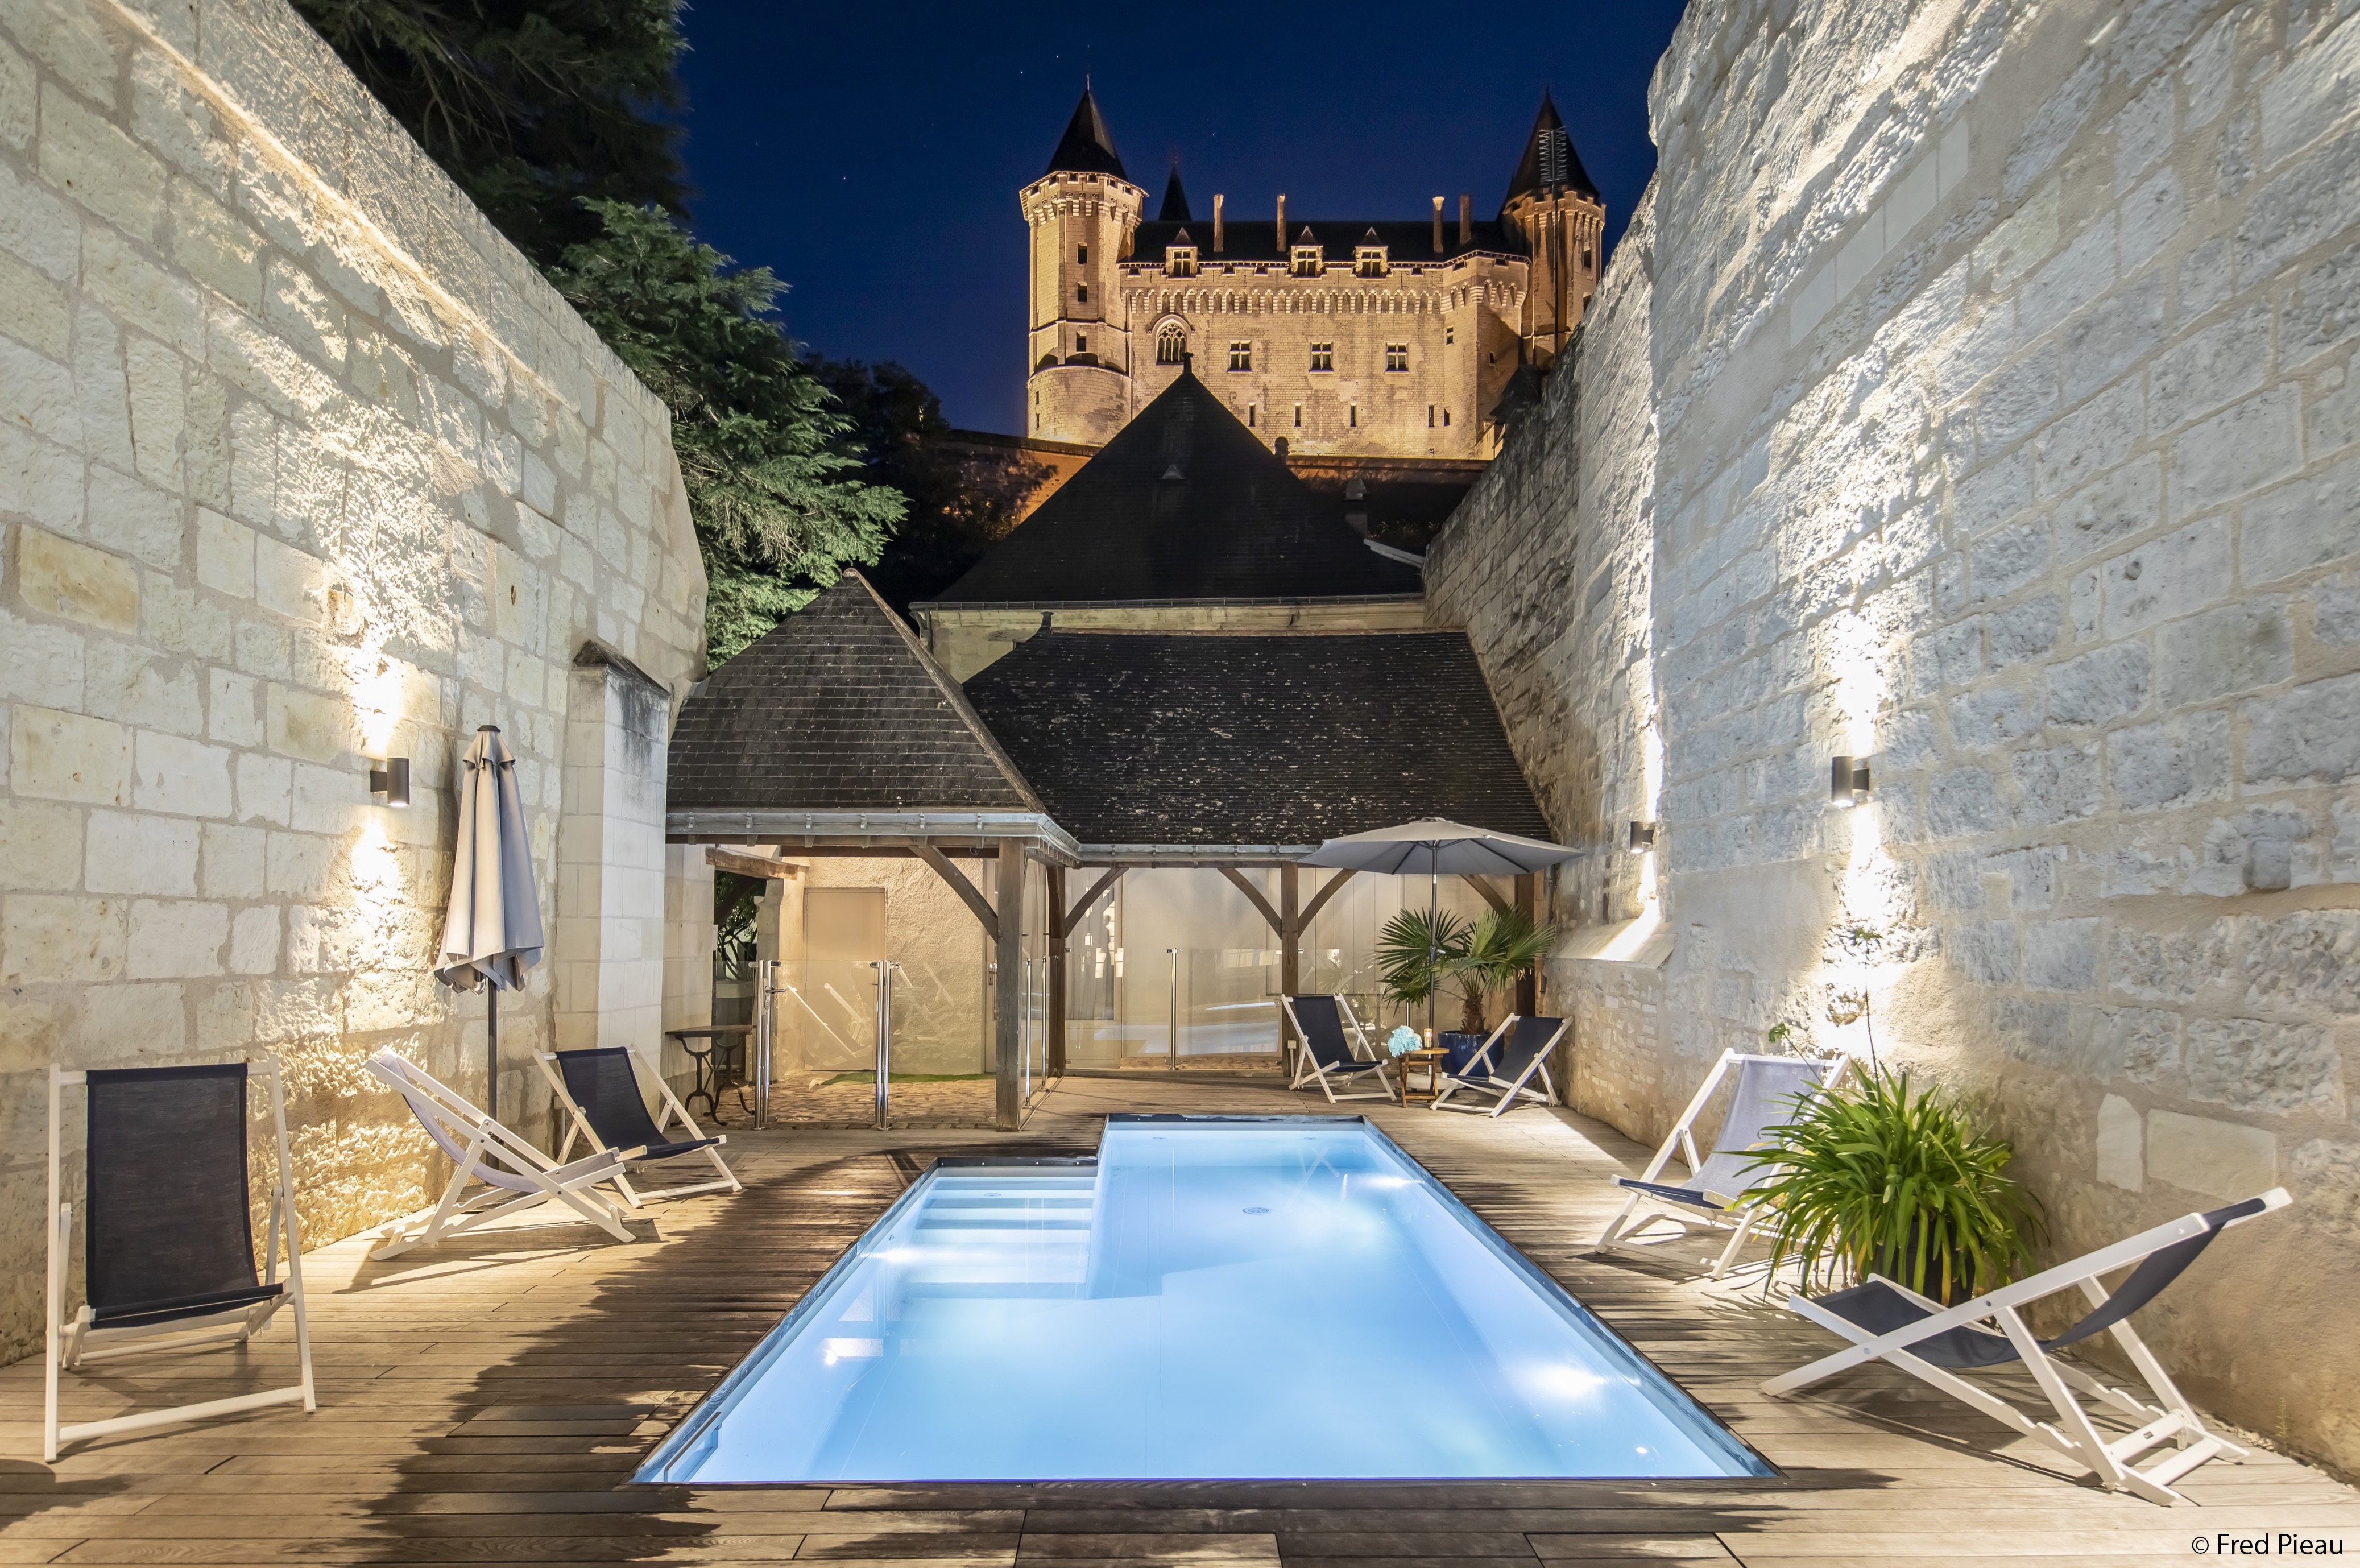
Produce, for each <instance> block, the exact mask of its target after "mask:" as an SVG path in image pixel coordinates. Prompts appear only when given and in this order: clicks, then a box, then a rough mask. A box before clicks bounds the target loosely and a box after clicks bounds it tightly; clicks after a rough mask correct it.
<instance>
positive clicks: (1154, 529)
mask: <svg viewBox="0 0 2360 1568" xmlns="http://www.w3.org/2000/svg"><path fill="white" fill-rule="evenodd" d="M1423 591H1424V580H1423V579H1422V577H1421V576H1419V573H1418V570H1417V568H1416V567H1415V566H1410V565H1404V564H1402V563H1400V562H1397V561H1388V560H1386V559H1384V558H1383V557H1382V556H1381V555H1379V554H1376V553H1375V552H1374V551H1372V550H1371V549H1369V547H1368V545H1367V543H1365V542H1364V541H1363V540H1361V539H1360V536H1359V535H1358V534H1356V533H1354V532H1352V531H1351V529H1350V528H1349V527H1348V526H1346V524H1345V522H1344V521H1343V518H1342V517H1341V515H1340V514H1339V512H1338V507H1337V505H1336V502H1335V501H1334V499H1332V498H1327V497H1322V496H1320V495H1318V494H1317V493H1316V492H1314V491H1313V490H1312V489H1311V488H1309V487H1307V486H1306V485H1305V484H1304V483H1303V481H1302V480H1300V479H1298V478H1296V477H1295V476H1294V475H1293V474H1291V473H1289V472H1287V468H1286V465H1285V463H1284V462H1283V461H1282V460H1281V459H1280V458H1279V457H1278V456H1277V455H1275V454H1274V453H1273V452H1272V451H1271V450H1270V449H1269V448H1268V447H1265V446H1264V445H1262V442H1261V440H1260V439H1259V438H1257V437H1256V436H1255V434H1254V433H1253V432H1251V431H1250V430H1248V429H1247V428H1246V427H1245V426H1244V425H1243V424H1241V423H1240V422H1239V421H1238V418H1237V416H1236V415H1235V414H1233V413H1231V412H1229V410H1228V409H1227V408H1225V407H1223V406H1222V404H1221V400H1219V399H1218V398H1217V397H1216V396H1214V395H1213V393H1212V391H1211V390H1210V389H1208V388H1207V387H1206V385H1205V384H1204V383H1203V382H1202V381H1200V380H1198V379H1197V378H1196V376H1195V375H1194V374H1193V373H1191V372H1190V371H1188V370H1187V369H1185V367H1184V368H1183V369H1182V371H1181V373H1180V376H1179V378H1178V379H1176V380H1175V381H1174V382H1173V383H1172V385H1171V386H1170V387H1168V388H1166V389H1164V392H1163V394H1162V395H1161V396H1159V397H1158V398H1157V399H1156V400H1154V401H1153V402H1152V403H1150V404H1148V405H1147V407H1145V408H1144V409H1142V410H1141V411H1139V412H1138V414H1137V415H1135V416H1134V417H1133V418H1132V419H1131V422H1130V423H1129V424H1127V425H1125V426H1123V427H1122V429H1121V430H1120V431H1119V432H1117V433H1116V434H1115V437H1114V439H1113V440H1111V441H1109V442H1108V443H1107V444H1106V445H1105V446H1103V447H1101V448H1099V450H1098V455H1096V456H1094V457H1092V458H1091V459H1090V460H1089V461H1088V462H1087V463H1086V464H1084V465H1083V466H1082V467H1081V468H1080V470H1079V471H1078V472H1076V474H1075V475H1074V477H1072V478H1070V479H1068V480H1066V481H1065V484H1064V485H1063V486H1061V487H1059V488H1058V490H1057V493H1056V494H1054V495H1053V496H1051V497H1050V498H1049V499H1047V500H1045V501H1043V502H1042V503H1041V506H1040V509H1039V510H1036V511H1035V512H1033V513H1032V516H1031V517H1028V518H1026V519H1025V520H1024V521H1022V523H1020V524H1018V525H1017V527H1016V529H1015V530H1014V531H1013V532H1011V533H1010V534H1009V535H1008V537H1007V538H1006V539H1004V540H1002V541H1000V543H999V544H998V545H997V546H996V547H994V548H993V550H992V551H991V553H990V554H988V555H986V556H985V557H984V558H983V559H982V560H981V561H979V562H978V563H977V564H976V565H975V566H974V568H973V569H972V570H970V571H969V572H968V573H967V576H964V577H961V578H960V579H959V580H958V581H957V582H956V583H954V584H952V585H951V586H950V587H949V588H948V589H946V590H945V592H944V593H943V594H942V595H941V596H940V597H939V598H936V599H935V600H934V603H936V604H941V605H957V604H1004V603H1011V602H1012V603H1050V604H1093V603H1106V602H1108V601H1109V600H1131V601H1136V600H1142V599H1156V600H1172V599H1212V598H1229V599H1235V598H1263V599H1269V598H1276V599H1296V598H1376V597H1382V596H1386V595H1394V594H1416V593H1421V592H1423Z"/></svg>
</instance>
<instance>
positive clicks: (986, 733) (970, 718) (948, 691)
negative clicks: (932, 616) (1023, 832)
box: [844, 566, 1048, 816]
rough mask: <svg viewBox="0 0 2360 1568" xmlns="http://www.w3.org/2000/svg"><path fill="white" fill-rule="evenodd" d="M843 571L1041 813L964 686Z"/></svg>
mask: <svg viewBox="0 0 2360 1568" xmlns="http://www.w3.org/2000/svg"><path fill="white" fill-rule="evenodd" d="M844 575H845V576H847V577H850V578H851V579H852V580H853V581H855V582H857V583H858V584H859V585H860V586H861V587H863V588H865V589H867V590H868V593H869V599H870V601H871V602H872V603H874V604H875V605H876V606H877V608H878V609H879V610H880V611H882V612H883V614H884V616H885V620H886V623H887V624H888V625H890V626H891V627H892V628H893V630H895V631H896V632H897V633H899V634H900V636H901V645H902V646H903V647H905V648H907V649H908V650H909V651H910V652H912V653H914V654H915V655H917V659H918V667H919V668H921V669H923V670H924V671H925V672H926V676H927V678H928V679H929V680H931V681H933V682H934V686H935V688H936V689H937V690H939V691H940V692H941V693H942V694H943V696H944V698H945V700H947V701H948V702H949V703H950V705H951V711H952V712H953V713H955V714H956V715H958V718H959V722H960V723H962V724H964V725H966V726H967V733H969V734H970V735H973V736H974V737H975V739H976V740H977V741H978V743H979V744H980V745H981V746H982V747H983V750H984V752H985V754H986V755H987V756H989V758H990V759H991V762H992V765H993V766H994V767H997V768H998V769H999V770H1000V776H1001V777H1003V778H1005V779H1006V780H1007V781H1008V783H1009V784H1010V785H1011V787H1013V788H1014V789H1015V791H1016V793H1017V794H1018V795H1022V797H1023V798H1024V800H1025V803H1026V804H1027V805H1029V806H1032V809H1033V810H1035V811H1038V812H1041V813H1042V814H1043V815H1044V816H1045V815H1046V814H1047V812H1048V807H1047V806H1043V805H1042V804H1041V792H1040V791H1038V790H1036V789H1034V788H1033V787H1032V781H1031V780H1029V779H1027V778H1026V777H1025V776H1024V774H1023V773H1022V770H1020V769H1019V768H1018V767H1017V765H1016V762H1015V759H1013V758H1011V756H1009V754H1008V749H1007V748H1006V747H1004V746H1002V745H1001V744H1000V739H999V737H998V736H996V735H994V734H992V732H991V729H990V727H989V725H987V724H985V723H984V721H983V717H982V715H980V714H978V713H977V712H976V710H975V705H974V704H973V703H971V702H969V701H967V688H966V687H965V686H962V685H959V684H958V682H956V681H955V680H953V679H952V678H951V673H950V672H949V671H948V670H945V669H944V668H943V667H942V665H941V664H940V663H936V662H935V659H934V655H933V654H932V653H930V652H927V651H926V645H925V644H924V643H923V642H921V641H918V636H917V633H916V632H914V631H912V630H910V623H909V622H908V621H905V620H902V619H901V617H900V616H898V615H896V614H894V613H893V607H892V606H891V605H889V604H887V603H886V602H885V598H884V596H883V595H881V594H880V593H879V592H878V591H877V585H876V584H874V583H872V582H870V581H869V579H868V578H867V577H866V576H862V575H861V574H860V573H859V572H858V571H857V570H855V569H854V568H852V567H850V566H847V567H846V568H845V569H844Z"/></svg>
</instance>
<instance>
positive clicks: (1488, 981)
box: [1450, 909, 1557, 1035]
mask: <svg viewBox="0 0 2360 1568" xmlns="http://www.w3.org/2000/svg"><path fill="white" fill-rule="evenodd" d="M1556 937H1557V933H1556V931H1555V930H1554V929H1553V928H1552V927H1547V926H1538V925H1535V924H1534V923H1533V917H1532V916H1529V915H1526V914H1525V913H1524V911H1523V910H1521V909H1494V910H1492V911H1491V913H1490V914H1488V915H1486V916H1483V917H1482V918H1481V919H1480V920H1478V921H1476V922H1475V928H1474V929H1473V930H1472V931H1470V932H1469V933H1468V936H1467V950H1466V951H1465V952H1463V953H1462V954H1460V955H1459V958H1458V959H1455V960H1454V961H1453V962H1452V964H1451V966H1450V973H1451V976H1452V978H1453V979H1454V980H1456V981H1458V988H1459V1027H1460V1028H1462V1029H1465V1030H1467V1031H1469V1032H1470V1033H1471V1034H1477V1035H1480V1034H1482V1033H1483V1032H1484V1031H1485V1030H1486V1029H1488V1028H1489V1027H1490V1025H1489V1023H1488V1022H1487V1019H1488V1015H1489V1013H1490V1007H1491V997H1492V996H1494V995H1496V994H1497V993H1499V992H1503V991H1505V990H1507V989H1508V987H1510V986H1512V985H1513V984H1515V982H1516V977H1517V976H1518V975H1520V974H1523V973H1524V971H1525V970H1528V969H1531V968H1532V967H1533V966H1534V965H1535V964H1537V963H1539V962H1540V961H1541V959H1545V958H1546V957H1547V956H1548V950H1549V944H1550V943H1551V942H1552V941H1554V940H1555V939H1556Z"/></svg>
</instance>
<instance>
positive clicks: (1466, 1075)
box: [1426, 1013, 1565, 1116]
mask: <svg viewBox="0 0 2360 1568" xmlns="http://www.w3.org/2000/svg"><path fill="white" fill-rule="evenodd" d="M1564 1037H1565V1020H1564V1019H1562V1018H1519V1017H1517V1016H1516V1015H1515V1014H1513V1013H1511V1014H1508V1015H1507V1016H1506V1017H1505V1018H1503V1019H1502V1020H1501V1021H1500V1026H1499V1027H1498V1028H1496V1029H1494V1030H1492V1031H1491V1038H1490V1039H1487V1040H1485V1041H1484V1042H1483V1044H1482V1046H1481V1047H1480V1048H1479V1049H1478V1050H1477V1051H1476V1053H1475V1054H1474V1055H1473V1056H1471V1057H1469V1058H1467V1066H1466V1067H1465V1068H1464V1069H1461V1070H1459V1071H1458V1072H1446V1073H1444V1074H1443V1075H1442V1077H1443V1085H1442V1092H1441V1093H1439V1094H1437V1095H1436V1096H1435V1097H1434V1103H1433V1104H1431V1105H1429V1106H1427V1107H1426V1109H1427V1110H1429V1111H1439V1110H1441V1109H1442V1108H1443V1107H1444V1106H1445V1105H1448V1104H1449V1103H1450V1097H1451V1096H1452V1095H1454V1094H1457V1093H1458V1092H1459V1091H1461V1090H1468V1091H1473V1092H1474V1093H1477V1094H1490V1095H1492V1096H1494V1097H1495V1098H1494V1099H1493V1101H1492V1102H1491V1106H1490V1107H1489V1109H1490V1111H1491V1114H1492V1115H1494V1116H1497V1115H1499V1114H1500V1113H1502V1112H1503V1111H1505V1110H1506V1109H1507V1108H1508V1107H1509V1106H1511V1105H1513V1104H1514V1103H1515V1102H1517V1101H1518V1100H1537V1101H1539V1102H1541V1103H1542V1104H1544V1105H1554V1104H1556V1103H1557V1085H1556V1084H1554V1083H1552V1082H1551V1081H1549V1070H1548V1054H1549V1052H1551V1051H1553V1050H1555V1049H1557V1041H1559V1040H1561V1039H1563V1038H1564ZM1535 1078H1537V1079H1539V1080H1541V1086H1540V1087H1539V1088H1538V1089H1535V1088H1534V1087H1533V1080H1534V1079H1535ZM1450 1108H1451V1109H1452V1110H1454V1111H1480V1110H1483V1109H1485V1107H1483V1106H1480V1105H1452V1106H1451V1107H1450Z"/></svg>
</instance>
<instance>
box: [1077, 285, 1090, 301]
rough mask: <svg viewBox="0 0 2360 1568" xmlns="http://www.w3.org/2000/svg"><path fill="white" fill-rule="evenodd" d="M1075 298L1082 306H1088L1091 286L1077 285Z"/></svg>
mask: <svg viewBox="0 0 2360 1568" xmlns="http://www.w3.org/2000/svg"><path fill="white" fill-rule="evenodd" d="M1074 298H1075V300H1076V301H1077V302H1080V303H1082V304H1085V305H1087V304H1088V303H1089V302H1090V286H1089V285H1088V284H1087V283H1076V284H1075V285H1074Z"/></svg>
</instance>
